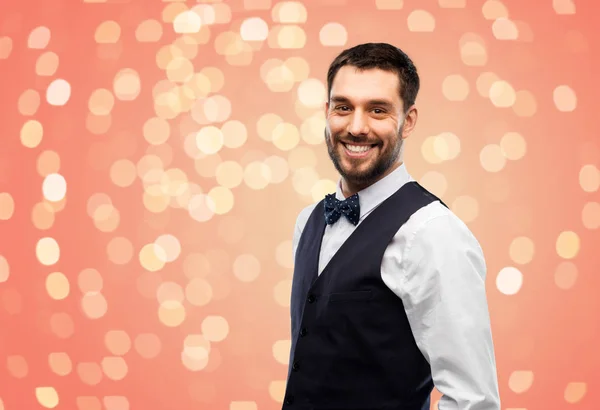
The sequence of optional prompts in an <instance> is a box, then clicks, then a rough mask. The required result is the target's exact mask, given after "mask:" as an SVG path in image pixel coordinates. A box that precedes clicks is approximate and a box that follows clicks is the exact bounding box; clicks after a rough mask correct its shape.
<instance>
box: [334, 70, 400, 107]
mask: <svg viewBox="0 0 600 410" xmlns="http://www.w3.org/2000/svg"><path fill="white" fill-rule="evenodd" d="M399 91H400V80H399V79H398V75H397V74H396V73H393V72H391V71H385V70H381V69H379V68H370V69H367V70H359V69H357V68H356V67H353V66H343V67H342V68H340V70H339V71H338V72H337V74H336V76H335V78H334V79H333V83H332V84H331V95H330V97H331V96H333V95H335V96H343V97H346V98H348V99H349V100H351V101H355V102H357V103H358V102H363V101H364V102H366V101H369V100H376V99H386V100H389V101H390V102H392V103H394V104H401V100H400V95H399Z"/></svg>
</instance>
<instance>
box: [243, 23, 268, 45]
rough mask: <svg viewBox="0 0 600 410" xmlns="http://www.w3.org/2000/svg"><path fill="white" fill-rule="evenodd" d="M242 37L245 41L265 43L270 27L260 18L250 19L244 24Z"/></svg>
mask: <svg viewBox="0 0 600 410" xmlns="http://www.w3.org/2000/svg"><path fill="white" fill-rule="evenodd" d="M240 35H241V37H242V40H244V41H264V40H266V39H267V37H268V36H269V26H268V25H267V23H266V21H264V20H263V19H261V18H260V17H250V18H247V19H246V20H244V22H243V23H242V26H241V27H240Z"/></svg>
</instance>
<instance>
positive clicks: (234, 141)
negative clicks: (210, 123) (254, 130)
mask: <svg viewBox="0 0 600 410" xmlns="http://www.w3.org/2000/svg"><path fill="white" fill-rule="evenodd" d="M221 132H222V134H223V145H225V146H226V147H227V148H240V147H241V146H243V145H244V144H245V143H246V140H247V139H248V131H247V130H246V126H245V125H244V123H243V122H241V121H238V120H230V121H227V122H225V123H224V124H223V125H222V126H221Z"/></svg>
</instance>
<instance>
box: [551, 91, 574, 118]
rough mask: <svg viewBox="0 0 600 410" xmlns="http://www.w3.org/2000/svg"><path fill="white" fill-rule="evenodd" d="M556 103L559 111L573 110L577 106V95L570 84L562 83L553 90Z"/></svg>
mask: <svg viewBox="0 0 600 410" xmlns="http://www.w3.org/2000/svg"><path fill="white" fill-rule="evenodd" d="M553 97H554V104H555V105H556V108H557V109H558V110H559V111H562V112H571V111H574V110H575V108H577V96H576V95H575V91H573V89H572V88H571V87H569V86H568V85H560V86H558V87H556V88H555V89H554V92H553Z"/></svg>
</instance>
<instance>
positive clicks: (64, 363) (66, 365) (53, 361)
mask: <svg viewBox="0 0 600 410" xmlns="http://www.w3.org/2000/svg"><path fill="white" fill-rule="evenodd" d="M48 364H49V365H50V369H51V370H52V371H53V372H54V373H55V374H57V375H58V376H67V375H68V374H70V373H71V372H72V371H73V363H72V362H71V358H70V357H69V355H68V354H67V353H65V352H57V353H50V354H49V355H48Z"/></svg>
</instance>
